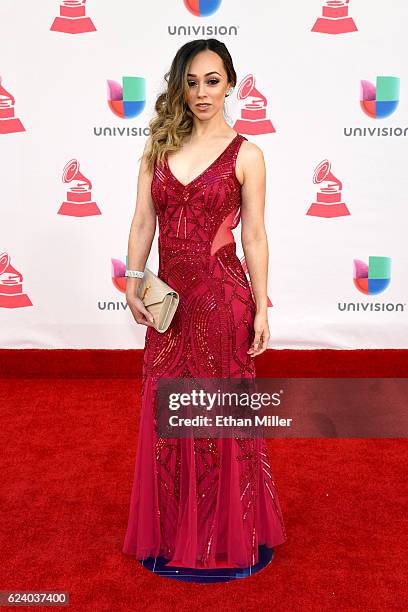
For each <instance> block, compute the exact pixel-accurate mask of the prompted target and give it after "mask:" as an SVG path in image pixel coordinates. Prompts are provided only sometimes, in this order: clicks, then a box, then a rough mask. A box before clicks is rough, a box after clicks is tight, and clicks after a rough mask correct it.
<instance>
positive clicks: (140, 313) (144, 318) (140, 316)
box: [126, 293, 154, 327]
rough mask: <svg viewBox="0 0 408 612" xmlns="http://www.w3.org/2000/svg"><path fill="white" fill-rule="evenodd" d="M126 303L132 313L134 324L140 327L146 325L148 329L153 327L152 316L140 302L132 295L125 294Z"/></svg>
mask: <svg viewBox="0 0 408 612" xmlns="http://www.w3.org/2000/svg"><path fill="white" fill-rule="evenodd" d="M126 302H127V305H128V306H129V308H130V310H131V311H132V315H133V318H134V320H135V321H136V323H139V324H140V325H147V326H148V327H154V324H153V320H154V319H153V316H152V315H151V314H150V312H149V311H148V310H147V309H146V307H145V305H144V304H143V302H142V300H141V299H140V298H139V297H138V296H137V295H134V294H132V293H129V294H128V293H126Z"/></svg>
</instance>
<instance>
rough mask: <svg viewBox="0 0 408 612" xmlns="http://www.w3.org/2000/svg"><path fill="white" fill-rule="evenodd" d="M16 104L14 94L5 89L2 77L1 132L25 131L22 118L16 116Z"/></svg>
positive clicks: (0, 97) (0, 91)
mask: <svg viewBox="0 0 408 612" xmlns="http://www.w3.org/2000/svg"><path fill="white" fill-rule="evenodd" d="M14 104H15V100H14V96H12V95H11V93H9V92H8V91H7V90H6V89H4V87H3V86H2V84H1V77H0V134H13V133H15V132H25V128H24V126H23V124H22V123H21V121H20V119H18V118H17V117H15V116H14Z"/></svg>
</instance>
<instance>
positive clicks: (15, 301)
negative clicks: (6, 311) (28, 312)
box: [0, 252, 33, 308]
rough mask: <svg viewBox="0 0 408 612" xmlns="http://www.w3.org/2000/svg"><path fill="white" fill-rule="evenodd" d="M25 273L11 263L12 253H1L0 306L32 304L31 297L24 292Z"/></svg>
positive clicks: (17, 306)
mask: <svg viewBox="0 0 408 612" xmlns="http://www.w3.org/2000/svg"><path fill="white" fill-rule="evenodd" d="M22 281H23V275H22V274H20V272H17V270H16V269H15V268H14V267H13V266H12V265H11V263H10V255H9V254H8V253H6V252H3V253H0V308H21V307H22V306H32V305H33V303H32V302H31V300H30V298H29V297H28V295H27V294H26V293H23V282H22Z"/></svg>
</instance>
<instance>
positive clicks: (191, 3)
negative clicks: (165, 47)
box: [167, 0, 238, 38]
mask: <svg viewBox="0 0 408 612" xmlns="http://www.w3.org/2000/svg"><path fill="white" fill-rule="evenodd" d="M183 1H184V6H185V7H186V9H187V10H188V12H189V13H191V15H194V17H210V16H211V15H214V13H216V12H217V11H218V9H219V8H220V6H221V2H222V0H183ZM167 32H168V34H170V36H190V37H191V36H192V37H194V38H197V37H199V36H237V35H238V27H237V26H225V25H214V24H204V25H203V24H197V25H196V24H193V25H187V26H184V25H173V26H170V25H169V26H167Z"/></svg>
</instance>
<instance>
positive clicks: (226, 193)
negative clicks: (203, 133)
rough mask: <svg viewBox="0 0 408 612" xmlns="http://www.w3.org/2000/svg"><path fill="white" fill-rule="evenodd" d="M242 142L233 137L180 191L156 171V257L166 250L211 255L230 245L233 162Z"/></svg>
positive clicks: (235, 211)
mask: <svg viewBox="0 0 408 612" xmlns="http://www.w3.org/2000/svg"><path fill="white" fill-rule="evenodd" d="M243 140H246V138H245V136H242V135H241V134H237V135H236V136H235V137H234V139H233V140H232V141H231V142H230V143H229V144H228V145H227V147H226V148H225V149H224V151H223V152H222V153H221V154H220V155H219V156H218V157H217V159H215V160H214V161H213V162H212V163H211V164H210V165H209V166H208V167H207V168H206V169H205V170H204V171H203V172H201V173H200V174H199V175H198V176H196V177H195V178H194V179H193V180H191V181H190V182H189V183H187V185H183V183H181V182H180V181H179V180H178V179H177V178H176V177H175V176H174V174H173V173H172V171H171V170H170V167H169V164H168V162H167V160H166V162H165V163H164V164H163V166H160V167H159V166H155V172H154V175H153V180H152V198H153V202H154V205H155V208H156V212H157V217H158V224H159V251H160V260H161V263H165V262H164V261H163V259H165V251H166V250H167V249H168V248H170V249H171V248H173V249H180V250H187V251H192V252H201V253H205V254H206V255H214V254H215V252H216V251H217V250H218V249H219V248H221V247H222V246H223V245H225V244H227V243H230V242H233V241H234V238H233V234H232V232H231V230H232V229H234V228H235V227H236V226H237V225H238V223H239V220H240V204H241V185H240V183H239V181H238V179H237V177H236V174H235V162H236V158H237V154H238V151H239V147H240V145H241V143H242V141H243Z"/></svg>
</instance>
